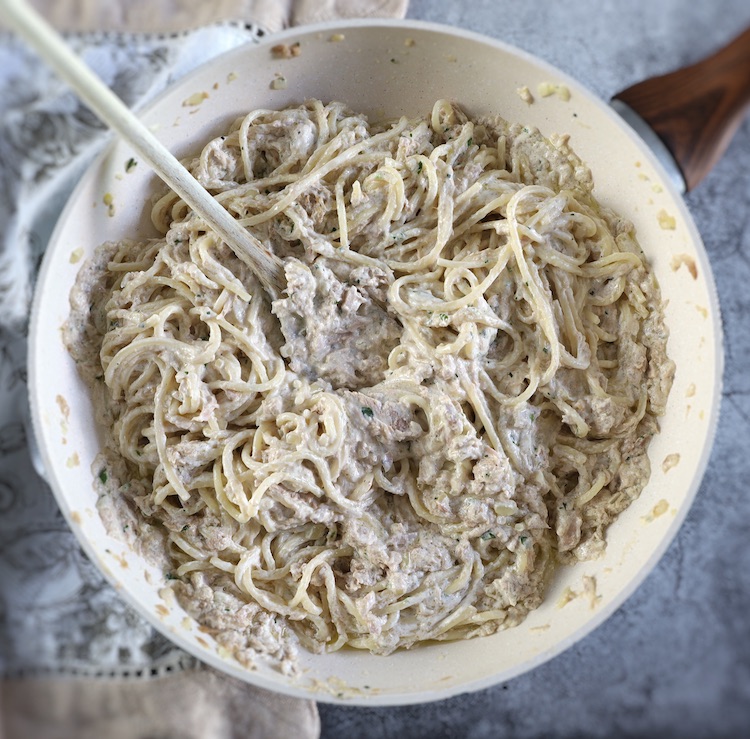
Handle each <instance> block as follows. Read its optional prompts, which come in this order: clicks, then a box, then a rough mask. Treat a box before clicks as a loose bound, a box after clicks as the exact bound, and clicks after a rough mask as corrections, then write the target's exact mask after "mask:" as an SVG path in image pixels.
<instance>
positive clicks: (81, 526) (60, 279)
mask: <svg viewBox="0 0 750 739" xmlns="http://www.w3.org/2000/svg"><path fill="white" fill-rule="evenodd" d="M297 41H298V42H299V43H300V45H301V54H300V55H299V56H298V57H293V58H291V59H278V58H274V56H273V55H272V54H271V52H270V49H271V46H272V45H274V44H278V43H290V44H291V43H293V42H297ZM279 77H283V78H284V82H283V83H281V82H276V83H274V80H275V79H278V78H279ZM272 83H273V84H272ZM548 83H549V85H552V87H549V86H546V85H548ZM540 85H542V88H541V89H542V90H543V91H548V90H550V89H554V90H556V92H554V93H553V94H551V95H549V96H546V97H543V96H542V95H540V93H539V90H540V87H539V86H540ZM545 86H546V87H545ZM555 86H557V87H555ZM522 87H528V88H529V90H530V92H531V93H532V95H533V96H534V98H535V100H534V102H533V103H532V104H529V103H527V102H524V100H523V99H522V98H521V96H520V95H519V94H518V92H517V91H518V89H519V88H522ZM566 89H567V91H569V99H567V97H568V96H567V95H566V94H565V90H566ZM309 97H318V98H322V99H324V100H331V99H337V100H342V101H344V102H345V103H347V104H348V105H349V106H350V107H352V108H353V109H355V110H359V111H363V112H365V113H367V114H369V115H370V116H371V117H372V118H376V119H379V118H383V117H394V116H399V115H403V114H406V115H421V114H426V113H427V112H428V111H429V110H430V109H431V106H432V104H433V102H434V101H435V100H436V99H437V98H442V97H446V98H450V99H452V100H455V101H457V102H459V103H460V104H461V105H462V106H463V107H464V108H465V109H466V110H467V111H468V112H469V113H471V114H472V115H481V114H489V113H499V114H501V115H502V116H503V117H505V118H507V119H509V120H512V121H520V122H526V123H528V124H531V125H534V126H537V127H538V128H539V129H540V130H541V131H542V132H543V133H544V134H546V135H549V134H552V133H566V134H569V135H570V140H571V144H572V146H573V148H574V149H575V151H576V152H577V153H578V154H579V155H580V156H581V157H582V158H583V160H584V161H585V162H586V163H588V165H589V166H590V167H591V169H592V171H593V173H594V178H595V182H596V190H595V193H596V195H597V197H598V198H599V200H600V201H601V202H602V203H604V204H606V205H609V206H611V207H612V208H614V209H615V210H616V211H618V212H619V213H621V214H623V215H625V216H626V217H628V218H629V219H631V220H632V221H633V223H634V224H635V226H636V230H637V234H638V238H639V241H640V243H641V246H642V247H643V249H644V251H645V252H646V254H647V256H648V258H649V259H650V261H651V263H652V264H653V267H654V270H655V272H656V275H657V277H658V279H659V282H660V284H661V288H662V292H663V296H664V298H665V299H666V300H667V301H668V306H667V309H666V320H667V323H668V325H669V328H670V331H671V337H670V342H669V352H670V355H671V357H672V358H673V359H674V361H675V362H676V364H677V374H676V378H675V382H674V387H673V389H672V393H671V396H670V400H669V405H668V409H667V414H666V416H665V417H664V419H663V422H662V427H661V433H660V434H659V435H658V436H657V438H655V439H654V441H653V443H652V445H651V447H650V457H651V462H652V469H653V471H652V476H651V480H650V482H649V484H648V486H647V487H646V489H645V490H644V491H643V493H642V495H641V496H640V498H639V499H638V500H637V501H636V502H634V503H633V504H632V505H631V507H630V508H628V509H627V510H626V511H625V512H624V513H623V514H622V515H621V516H620V518H619V519H618V520H617V521H616V522H615V524H613V525H612V526H611V528H610V530H609V535H608V545H607V551H606V555H605V556H604V557H603V558H602V559H600V560H597V561H594V562H587V563H584V564H580V565H577V566H575V567H571V568H562V569H560V570H559V571H558V573H557V576H556V577H555V579H554V581H553V583H552V584H551V587H550V588H549V591H548V592H547V594H546V598H545V601H544V603H543V605H542V606H541V607H540V608H539V609H538V610H536V611H534V612H533V613H531V614H530V615H529V617H528V618H527V619H526V620H525V621H524V622H523V624H521V625H520V626H518V627H516V628H514V629H511V630H508V631H503V632H501V633H499V634H496V635H494V636H490V637H484V638H482V639H474V640H470V641H463V642H457V643H448V644H442V643H441V644H434V645H429V646H424V647H420V648H415V649H413V650H411V651H403V652H398V653H396V654H393V655H391V656H389V657H375V656H372V655H370V654H367V653H360V652H356V651H353V650H344V651H341V652H337V653H335V654H330V655H312V654H303V656H302V671H301V676H300V677H298V678H289V677H286V676H283V675H281V674H280V673H279V672H277V671H275V670H273V669H271V668H267V667H264V666H260V667H259V668H258V669H257V670H255V671H249V670H247V669H245V668H243V667H242V666H241V665H240V664H238V663H237V662H235V661H234V660H233V659H231V658H229V657H227V656H226V654H225V653H222V651H221V650H220V649H218V648H217V645H216V644H215V643H214V642H213V640H212V638H211V636H210V635H208V634H205V633H202V632H201V631H200V630H199V629H198V627H197V624H196V623H195V622H193V621H192V620H191V619H186V618H185V613H184V612H183V611H182V610H181V608H180V607H179V606H178V605H177V604H176V603H174V602H173V601H169V600H166V601H165V600H163V599H162V597H161V596H160V594H159V591H160V590H161V589H162V587H163V584H164V580H163V574H162V573H160V572H158V571H156V569H155V568H153V567H152V566H150V565H149V564H148V563H147V562H145V561H144V560H143V559H142V558H141V557H140V556H138V555H137V554H135V553H134V552H133V551H131V550H130V549H128V548H127V547H126V546H125V545H124V544H123V543H122V542H120V541H119V540H118V539H116V538H112V537H110V536H108V535H107V533H106V532H105V530H104V526H103V525H102V522H101V520H100V519H99V516H98V514H97V512H96V507H95V503H96V495H95V493H94V489H93V486H92V471H91V463H92V460H93V458H94V456H95V455H96V453H97V451H98V448H99V439H98V436H97V431H96V429H95V428H94V425H93V421H92V412H91V404H90V401H89V398H88V394H87V391H86V388H85V387H84V385H83V384H82V382H81V380H80V379H79V377H78V375H77V373H76V368H75V365H74V364H73V362H72V360H71V359H70V357H69V356H68V354H67V352H66V350H65V347H64V346H63V343H62V339H61V333H60V327H61V325H62V324H63V322H64V321H65V319H66V317H67V315H68V310H69V308H68V294H69V292H70V288H71V286H72V284H73V281H74V280H75V277H76V273H77V271H78V269H79V267H80V266H81V260H82V259H84V258H86V257H87V256H89V255H90V254H91V253H92V251H93V249H94V248H95V246H96V245H97V244H99V243H101V242H103V241H106V240H110V239H121V238H124V237H136V238H138V237H147V236H152V235H154V234H153V232H152V230H151V226H150V222H149V218H148V207H147V206H146V203H147V201H148V197H149V194H150V193H151V191H152V188H153V186H154V184H155V178H154V176H153V175H151V174H150V173H149V172H148V171H147V169H146V167H135V168H134V169H132V170H131V171H130V172H128V173H126V172H125V163H126V162H127V161H128V160H129V159H130V158H131V157H132V156H133V153H132V152H131V151H129V150H128V148H127V147H126V146H124V145H122V144H115V145H114V146H113V147H112V148H111V149H110V150H109V152H108V153H107V154H106V155H104V156H103V157H102V158H100V159H99V160H98V161H97V162H96V163H95V164H94V165H93V166H92V168H91V169H90V170H89V171H88V173H87V174H86V175H85V176H84V178H83V179H82V181H81V182H80V184H79V185H78V187H77V189H76V190H75V192H74V193H73V195H72V197H71V199H70V202H69V203H68V205H67V207H66V209H65V211H64V212H63V214H62V216H61V218H60V220H59V223H58V225H57V228H56V230H55V232H54V235H53V237H52V240H51V242H50V245H49V248H48V250H47V254H46V256H45V260H44V264H43V267H42V271H41V274H40V277H39V281H38V284H37V292H36V297H35V303H34V308H33V314H32V322H31V335H30V360H29V362H30V366H29V385H30V398H31V406H32V416H33V422H34V428H35V433H36V437H37V442H38V444H39V447H40V449H41V453H42V456H43V460H44V464H45V467H46V470H47V477H48V480H49V483H50V485H51V486H52V489H53V491H54V493H55V495H56V497H57V500H58V502H59V504H60V507H61V508H62V510H63V512H64V514H65V516H66V517H67V519H68V521H69V523H70V526H71V527H72V529H73V531H74V532H75V533H76V535H77V536H78V538H79V540H80V542H81V544H82V546H83V548H84V549H85V550H86V552H87V554H88V555H89V557H91V559H92V560H93V561H94V562H95V563H96V564H97V565H98V566H99V568H100V569H101V570H102V572H104V574H105V575H106V576H107V577H108V578H109V579H110V581H111V582H112V583H113V584H114V585H115V587H116V588H117V589H118V590H119V591H120V592H121V594H122V596H123V598H125V599H126V600H127V601H128V602H129V603H130V604H131V605H132V606H133V607H134V608H135V609H136V610H137V611H138V612H139V613H140V614H141V615H143V616H144V617H145V618H146V619H148V620H149V621H150V622H151V623H152V624H153V625H154V626H155V627H156V628H158V629H159V630H160V631H162V632H163V633H164V634H165V635H166V636H167V637H169V638H170V639H172V640H173V641H174V642H176V643H177V644H179V645H180V646H181V647H183V648H185V649H186V650H187V651H189V652H191V653H193V654H194V655H196V656H197V657H199V658H200V659H202V660H203V661H205V662H207V663H209V664H211V665H213V666H214V667H217V668H218V669H220V670H223V671H225V672H227V673H229V674H232V675H234V676H236V677H239V678H242V679H244V680H247V681H248V682H252V683H254V684H256V685H259V686H262V687H265V688H268V689H271V690H277V691H281V692H285V693H289V694H293V695H297V696H302V697H309V698H314V699H317V700H323V701H342V702H349V703H362V704H369V705H376V704H381V705H383V704H397V703H413V702H421V701H430V700H436V699H439V698H446V697H448V696H450V695H455V694H457V693H461V692H465V691H468V690H475V689H479V688H483V687H487V686H489V685H492V684H494V683H498V682H501V681H505V680H508V679H509V678H511V677H513V676H515V675H518V674H520V673H522V672H524V671H526V670H529V669H531V668H532V667H534V666H536V665H538V664H540V663H542V662H544V661H546V660H548V659H550V658H551V657H553V656H555V655H556V654H559V653H560V652H561V651H563V650H564V649H566V648H567V647H569V646H570V645H571V644H573V643H574V642H576V641H577V640H578V639H581V638H582V637H583V636H585V635H586V634H588V633H589V632H590V631H591V630H592V629H594V628H595V627H596V626H598V625H599V624H600V623H602V622H603V621H604V620H605V619H606V618H607V617H608V616H610V615H611V614H612V613H613V611H614V610H615V609H616V608H617V607H618V606H620V605H621V604H622V603H623V601H624V600H625V599H626V598H627V597H628V596H629V595H630V594H631V593H632V592H633V591H634V589H635V588H636V587H637V586H638V585H639V584H640V583H641V582H642V581H643V579H644V578H645V577H646V575H647V574H648V573H649V571H650V570H651V569H652V568H653V567H654V565H655V564H656V562H657V560H658V559H659V557H660V556H661V555H662V553H663V552H664V551H665V549H666V548H667V545H668V544H669V542H670V541H671V540H672V538H673V537H674V535H675V533H676V531H677V529H678V527H679V526H680V524H681V522H682V521H683V519H684V517H685V515H686V513H687V510H688V508H689V506H690V503H691V501H692V499H693V497H694V495H695V493H696V491H697V489H698V486H699V483H700V480H701V477H702V475H703V471H704V469H705V466H706V463H707V461H708V456H709V452H710V447H711V442H712V440H713V435H714V430H715V428H716V423H717V415H718V406H719V397H720V382H721V365H722V351H721V324H720V318H719V308H718V301H717V297H716V290H715V287H714V283H713V279H712V276H711V271H710V267H709V263H708V259H707V257H706V253H705V250H704V248H703V245H702V244H701V240H700V237H699V236H698V232H697V230H696V228H695V225H694V224H693V221H692V219H691V217H690V214H689V213H688V211H687V210H686V208H685V205H684V204H683V202H682V200H681V198H680V196H679V194H678V193H677V192H676V188H675V187H674V186H673V184H672V182H671V181H670V179H669V176H668V175H667V173H666V171H665V169H664V168H663V167H662V165H661V164H660V163H659V162H658V161H657V159H656V157H655V156H654V155H653V154H652V152H651V151H650V150H649V149H648V148H647V147H646V146H645V145H644V143H643V142H642V140H641V139H639V138H638V136H636V135H635V133H634V132H633V130H632V129H631V128H629V127H628V126H627V125H626V124H624V123H623V121H622V120H621V119H620V117H619V116H618V115H617V114H615V113H614V112H613V111H612V110H611V109H610V107H609V106H607V105H606V104H604V103H603V102H602V101H601V100H598V99H597V98H596V97H594V96H593V95H592V94H591V93H589V92H588V91H587V90H585V89H584V88H582V87H581V86H580V85H579V84H578V83H577V82H576V81H575V80H573V79H570V78H569V77H567V76H565V75H564V74H562V73H560V72H559V71H557V70H556V69H554V68H553V67H551V66H549V65H547V64H545V63H543V62H541V61H539V60H537V59H535V58H534V57H532V56H530V55H529V54H526V53H524V52H521V51H519V50H517V49H514V48H511V47H509V46H507V45H505V44H502V43H500V42H498V41H495V40H491V39H488V38H484V37H482V36H479V35H476V34H473V33H469V32H466V31H462V30H458V29H452V28H448V27H443V26H437V25H432V24H426V23H416V22H403V21H381V20H378V21H365V22H352V23H346V24H336V25H321V26H315V27H310V28H307V29H305V30H297V29H294V30H290V31H287V32H285V33H282V34H279V35H276V36H274V37H273V39H272V40H270V41H268V42H267V43H264V44H260V45H249V46H246V47H244V48H240V49H237V50H235V51H232V52H229V53H228V54H225V55H224V56H221V57H220V58H218V59H216V60H214V61H212V62H211V63H209V64H208V65H206V66H204V67H202V68H201V69H199V70H197V71H196V72H194V73H193V74H191V75H189V76H188V77H187V78H185V79H183V80H181V81H180V82H178V83H177V84H176V85H175V86H173V87H171V88H170V89H169V90H168V91H167V92H166V93H165V94H164V95H162V96H161V97H160V98H159V100H157V101H156V102H155V103H154V104H152V105H151V106H150V107H149V108H148V109H147V110H146V111H145V112H144V113H143V116H142V117H143V119H144V120H145V122H146V123H147V124H148V125H149V126H151V127H152V129H153V130H155V131H156V133H157V136H158V137H159V138H161V140H162V141H163V142H164V143H165V144H166V145H167V146H168V147H169V148H170V149H171V150H172V151H173V152H174V153H175V154H176V155H177V156H178V157H182V156H185V155H187V154H190V153H193V152H195V151H196V150H198V149H199V148H200V146H201V144H202V143H203V142H205V141H207V140H208V139H210V138H211V137H212V136H214V135H217V134H218V133H219V132H220V131H222V130H224V129H226V128H227V127H228V125H229V124H230V123H231V122H232V121H233V120H234V119H235V118H236V117H238V116H239V115H241V114H243V113H246V112H247V111H249V110H252V109H254V108H259V107H281V106H285V105H289V104H292V103H297V102H301V101H302V100H304V99H306V98H309ZM629 102H631V103H633V102H634V101H633V100H632V99H631V100H630V101H629ZM105 195H107V197H106V200H107V203H111V205H112V208H110V207H108V205H105V204H104V202H103V201H104V199H105ZM586 576H590V577H592V578H594V581H595V583H596V591H595V593H591V592H590V591H588V592H587V593H584V580H583V578H584V577H586ZM571 596H574V597H572V599H571Z"/></svg>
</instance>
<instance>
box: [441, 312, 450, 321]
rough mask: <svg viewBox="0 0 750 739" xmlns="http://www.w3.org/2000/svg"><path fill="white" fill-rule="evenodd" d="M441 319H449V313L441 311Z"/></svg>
mask: <svg viewBox="0 0 750 739" xmlns="http://www.w3.org/2000/svg"><path fill="white" fill-rule="evenodd" d="M440 320H441V321H447V320H448V314H447V313H441V314H440Z"/></svg>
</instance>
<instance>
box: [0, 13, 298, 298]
mask: <svg viewBox="0 0 750 739" xmlns="http://www.w3.org/2000/svg"><path fill="white" fill-rule="evenodd" d="M0 11H1V12H2V18H3V21H5V23H6V24H7V25H8V26H9V27H10V28H11V29H12V30H14V31H15V32H16V33H18V34H19V36H21V37H22V38H23V39H24V40H25V41H27V42H28V44H29V45H30V46H31V47H32V48H33V49H35V50H36V52H37V53H38V54H39V55H40V56H41V57H42V59H44V61H46V62H47V64H49V65H50V66H51V67H52V68H53V69H54V70H55V71H56V72H57V74H59V76H60V77H62V79H64V80H65V81H66V82H67V83H68V84H69V85H70V86H71V87H72V88H73V89H74V90H75V91H76V93H77V94H78V95H79V96H80V98H81V99H82V100H83V101H84V102H85V103H86V104H87V105H88V106H89V107H90V108H91V109H92V110H93V111H94V112H95V113H96V114H97V116H99V118H101V119H102V120H103V121H104V122H105V123H107V125H108V126H109V127H110V128H112V129H113V130H115V131H117V133H119V134H120V136H121V137H122V138H123V139H125V140H126V141H127V142H128V144H130V146H132V148H133V149H134V150H135V151H136V152H138V154H139V156H141V157H142V158H143V159H144V160H145V161H146V162H147V163H148V164H149V165H150V166H151V167H152V169H153V170H154V171H155V172H156V173H157V174H158V175H159V177H161V179H162V180H164V182H166V183H167V185H169V187H171V188H172V190H174V191H175V192H176V193H177V194H178V195H179V196H180V197H181V198H182V199H183V200H184V201H185V202H186V203H187V204H188V205H189V206H190V207H191V208H192V209H193V210H194V211H195V212H196V213H197V214H199V215H200V216H201V217H202V218H203V219H204V220H205V221H206V223H207V224H208V225H209V226H210V227H211V229H212V230H214V231H215V232H216V233H217V234H218V235H219V236H220V237H221V238H222V239H223V240H224V241H225V242H226V244H227V245H228V246H229V247H231V249H232V250H233V251H234V252H235V253H236V254H237V256H238V257H239V258H240V259H242V260H243V261H244V262H245V263H246V264H247V265H248V266H249V267H250V268H251V269H252V270H253V271H254V272H255V274H256V275H257V276H258V278H259V279H260V281H261V282H262V283H263V286H264V287H265V288H266V290H268V292H269V293H270V294H271V296H274V297H275V296H277V295H278V294H280V293H281V291H282V290H283V289H284V287H285V286H286V282H285V279H284V272H283V267H282V263H281V260H280V259H279V258H278V257H276V256H275V255H274V254H272V253H271V252H270V251H268V249H266V248H265V247H264V246H263V245H262V244H261V243H260V241H258V240H257V239H256V238H255V237H254V236H253V235H252V234H250V233H249V232H248V231H247V230H245V229H244V228H242V227H241V226H240V225H239V224H238V223H237V221H235V220H234V218H232V216H231V215H230V214H229V213H228V212H227V211H226V210H225V209H224V208H223V207H222V206H221V205H220V204H219V203H218V202H217V201H216V200H214V198H213V197H211V195H210V194H209V193H208V192H206V190H205V189H204V188H203V187H202V185H201V184H200V183H199V182H198V181H197V180H196V179H195V178H194V177H193V176H192V175H191V174H190V172H188V171H187V169H185V167H183V166H182V164H180V162H179V161H178V160H177V159H176V158H175V157H174V156H173V155H172V154H171V152H169V151H168V150H167V149H166V147H165V146H164V145H163V144H162V143H161V142H160V141H159V140H158V139H157V138H156V137H155V136H154V135H153V134H152V133H151V131H149V130H148V128H146V126H144V125H143V123H141V121H140V120H138V118H137V117H136V116H135V115H134V114H133V113H132V112H131V111H130V110H129V109H128V108H127V107H126V106H125V104H124V103H123V102H122V101H121V100H120V99H119V98H118V97H117V96H116V95H115V94H114V93H113V92H112V91H111V90H110V89H109V88H108V87H107V86H106V85H105V84H104V83H103V82H102V81H101V80H100V79H99V77H97V76H96V75H95V74H94V73H93V72H92V71H91V69H89V67H88V66H86V64H85V63H84V62H83V61H82V60H81V59H80V58H79V57H78V56H76V54H74V53H73V51H72V50H71V49H70V48H69V47H68V46H67V44H66V43H65V42H64V41H63V39H62V38H61V37H60V36H59V35H58V33H57V32H56V31H55V30H53V29H52V27H51V26H50V25H49V24H48V23H47V22H46V21H45V20H44V19H43V18H42V17H41V16H40V15H39V14H38V13H37V12H36V11H35V10H34V9H33V8H31V7H30V6H29V5H28V4H27V3H26V1H25V0H0Z"/></svg>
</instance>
